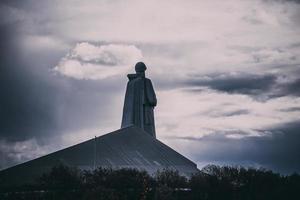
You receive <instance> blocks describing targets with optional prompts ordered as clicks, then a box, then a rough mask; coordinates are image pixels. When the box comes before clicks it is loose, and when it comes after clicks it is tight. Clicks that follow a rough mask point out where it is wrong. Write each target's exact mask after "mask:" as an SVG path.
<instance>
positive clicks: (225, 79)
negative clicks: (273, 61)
mask: <svg viewBox="0 0 300 200" xmlns="http://www.w3.org/2000/svg"><path fill="white" fill-rule="evenodd" d="M281 78H285V79H287V81H285V82H282V81H280V79H281ZM185 84H186V85H188V86H192V87H195V86H199V87H208V88H210V89H213V90H217V91H221V92H226V93H230V94H245V95H249V96H252V97H255V98H260V97H265V98H276V97H282V96H300V89H299V88H300V79H291V80H289V77H287V76H281V75H275V74H264V75H259V74H244V73H240V74H211V75H207V76H205V77H201V76H199V77H197V76H193V77H192V78H191V79H190V80H189V81H186V83H185ZM199 90H200V91H201V88H199ZM192 91H194V92H196V91H197V88H193V90H192Z"/></svg>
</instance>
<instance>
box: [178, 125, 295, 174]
mask: <svg viewBox="0 0 300 200" xmlns="http://www.w3.org/2000/svg"><path fill="white" fill-rule="evenodd" d="M299 129H300V121H293V122H288V123H282V124H280V125H277V126H274V127H269V128H267V129H264V130H259V131H261V132H268V135H266V134H260V136H250V137H242V138H236V137H228V135H229V134H231V133H230V132H228V133H227V134H226V135H224V134H222V133H221V134H220V133H219V132H215V133H214V134H210V135H206V136H203V137H200V138H197V137H180V136H179V137H175V138H173V139H175V140H179V142H181V143H182V144H184V146H186V147H185V148H189V151H190V152H192V153H191V154H192V157H193V159H196V160H197V161H198V162H199V163H202V164H204V163H215V164H225V165H226V164H227V165H228V164H231V165H232V164H233V165H240V164H244V165H248V166H255V167H265V168H269V169H273V170H275V171H279V172H281V173H293V172H296V171H299V170H300V161H299V159H298V158H299V156H300V154H299V152H300V142H299V141H300V135H299V134H298V133H299ZM184 141H185V142H184Z"/></svg>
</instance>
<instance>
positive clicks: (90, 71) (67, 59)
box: [54, 42, 143, 80]
mask: <svg viewBox="0 0 300 200" xmlns="http://www.w3.org/2000/svg"><path fill="white" fill-rule="evenodd" d="M142 57H143V56H142V52H141V50H139V49H138V48H137V47H136V46H134V45H120V44H108V45H94V44H90V43H87V42H82V43H78V44H77V45H76V46H75V48H73V49H72V50H71V51H70V53H68V54H67V55H66V56H64V57H63V58H62V59H61V60H60V62H59V63H58V65H57V66H56V67H55V68H54V70H55V71H57V72H59V73H61V74H63V75H65V76H69V77H72V78H75V79H92V80H97V79H104V78H107V77H110V76H114V75H121V74H125V73H126V71H127V70H128V69H130V68H132V66H134V64H135V63H136V62H138V61H140V60H141V59H142Z"/></svg>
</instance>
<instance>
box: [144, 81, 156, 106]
mask: <svg viewBox="0 0 300 200" xmlns="http://www.w3.org/2000/svg"><path fill="white" fill-rule="evenodd" d="M146 96H147V103H149V104H150V105H151V106H156V104H157V99H156V95H155V91H154V88H153V85H152V83H151V80H149V79H146Z"/></svg>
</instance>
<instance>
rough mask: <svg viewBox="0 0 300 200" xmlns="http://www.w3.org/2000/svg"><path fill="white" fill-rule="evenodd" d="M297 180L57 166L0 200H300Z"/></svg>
mask: <svg viewBox="0 0 300 200" xmlns="http://www.w3.org/2000/svg"><path fill="white" fill-rule="evenodd" d="M299 193H300V176H299V174H292V175H289V176H282V175H280V174H277V173H274V172H272V171H269V170H265V169H254V168H249V169H246V168H243V167H229V166H225V167H219V166H215V165H209V166H206V167H204V168H203V169H202V170H200V171H199V173H197V174H194V175H192V176H191V177H190V178H189V179H187V178H186V177H184V176H181V175H180V174H179V173H178V172H177V171H172V170H164V171H161V172H157V173H156V175H155V176H150V175H149V174H147V173H146V172H145V171H138V170H135V169H120V170H112V169H103V168H99V169H96V170H94V171H80V170H78V169H74V168H70V167H67V166H63V165H60V166H56V167H54V168H52V170H51V171H50V172H49V173H47V174H44V175H43V176H42V177H40V178H39V179H38V180H37V181H36V183H35V184H31V185H23V186H18V187H17V186H16V187H9V188H1V189H0V199H30V200H34V199H55V200H59V199H64V200H67V199H72V200H76V199H87V200H94V199H97V200H101V199H105V200H118V199H122V200H126V199H128V200H129V199H130V200H134V199H157V200H164V199H191V200H192V199H199V200H227V199H228V200H268V199H272V200H276V199H280V200H282V199H300V195H299Z"/></svg>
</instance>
